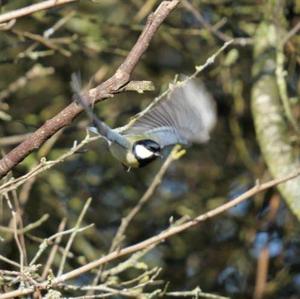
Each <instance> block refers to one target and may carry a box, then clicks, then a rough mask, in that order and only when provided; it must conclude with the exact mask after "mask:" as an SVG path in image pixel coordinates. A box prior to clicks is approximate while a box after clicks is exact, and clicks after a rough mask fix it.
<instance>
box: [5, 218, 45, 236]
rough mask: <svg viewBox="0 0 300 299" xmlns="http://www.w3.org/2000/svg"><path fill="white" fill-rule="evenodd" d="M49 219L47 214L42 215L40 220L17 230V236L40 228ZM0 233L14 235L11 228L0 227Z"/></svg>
mask: <svg viewBox="0 0 300 299" xmlns="http://www.w3.org/2000/svg"><path fill="white" fill-rule="evenodd" d="M48 218H49V214H45V215H43V216H42V217H41V218H40V219H38V220H36V221H34V222H32V223H30V224H28V225H26V226H25V227H24V228H22V229H18V230H17V234H18V235H19V234H25V233H27V232H29V231H31V230H33V229H35V228H37V227H39V226H41V225H42V224H43V223H44V222H45V221H47V220H48ZM0 232H4V233H11V234H13V233H15V230H14V229H13V228H10V227H6V226H2V225H0Z"/></svg>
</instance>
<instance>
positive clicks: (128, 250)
mask: <svg viewBox="0 0 300 299" xmlns="http://www.w3.org/2000/svg"><path fill="white" fill-rule="evenodd" d="M299 175H300V168H299V169H297V170H296V171H295V172H294V173H292V174H290V175H287V176H284V177H280V178H276V179H274V180H271V181H268V182H266V183H263V184H260V183H259V182H257V183H256V185H255V186H254V187H252V188H251V189H249V190H248V191H246V192H244V193H243V194H241V195H239V196H238V197H236V198H235V199H233V200H231V201H229V202H226V203H225V204H223V205H221V206H218V207H216V208H214V209H212V210H210V211H208V212H206V213H204V214H200V215H198V216H197V217H195V218H193V219H190V220H188V221H186V222H184V223H181V224H178V225H174V226H171V227H169V228H168V229H166V230H164V231H162V232H161V233H159V234H157V235H155V236H153V237H150V238H148V239H146V240H144V241H141V242H139V243H136V244H133V245H130V246H128V247H125V248H122V249H117V250H115V251H113V252H111V253H109V254H107V255H105V256H103V257H101V258H99V259H97V260H95V261H92V262H89V263H87V264H85V265H83V266H81V267H79V268H77V269H75V270H71V271H70V272H67V273H65V274H63V275H61V276H59V277H56V278H54V279H53V280H52V281H51V284H49V282H48V281H46V282H43V283H41V284H39V285H38V288H40V289H45V288H50V287H53V286H55V285H59V284H61V283H63V282H66V281H68V280H70V279H74V278H76V277H78V276H80V275H82V274H83V273H86V272H88V271H91V270H92V269H94V268H97V267H99V266H101V265H103V264H106V263H108V262H111V261H113V260H116V259H118V258H120V257H123V256H126V255H129V254H132V253H135V252H137V251H140V250H144V249H145V248H149V247H150V246H153V245H156V244H159V243H162V242H164V241H165V240H166V239H169V238H170V237H172V236H174V235H177V234H179V233H181V232H183V231H186V230H187V229H190V228H192V227H194V226H196V225H199V224H200V223H201V222H204V221H206V220H207V219H210V218H213V217H216V216H217V215H220V214H222V213H224V212H225V211H227V210H229V209H231V208H233V207H235V206H236V205H238V204H240V203H241V202H243V201H245V200H247V199H249V198H253V197H254V196H255V195H256V194H258V193H261V192H263V191H266V190H268V189H269V188H272V187H274V186H277V185H279V184H282V183H284V182H287V181H290V180H292V179H295V178H296V177H298V176H299ZM52 237H53V236H52ZM34 290H35V288H34V287H33V286H31V287H28V288H24V289H19V290H15V291H11V292H7V293H5V294H3V295H2V294H0V299H9V298H14V297H20V296H25V295H28V294H32V293H33V292H34Z"/></svg>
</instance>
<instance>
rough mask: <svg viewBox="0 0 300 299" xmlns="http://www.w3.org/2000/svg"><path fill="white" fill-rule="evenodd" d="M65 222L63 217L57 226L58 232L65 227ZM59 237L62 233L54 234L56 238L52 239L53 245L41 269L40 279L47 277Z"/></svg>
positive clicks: (65, 219)
mask: <svg viewBox="0 0 300 299" xmlns="http://www.w3.org/2000/svg"><path fill="white" fill-rule="evenodd" d="M66 223H67V218H64V219H63V220H62V221H61V223H60V224H59V226H58V232H59V233H60V232H62V231H63V230H64V229H65V226H66ZM61 239H62V235H58V236H56V238H55V240H54V245H53V247H52V249H51V251H50V254H49V256H48V260H47V262H46V264H45V267H44V269H43V273H42V279H45V278H46V277H47V274H48V272H49V269H50V268H51V265H52V263H53V260H54V258H55V256H56V252H57V250H58V245H59V243H60V241H61Z"/></svg>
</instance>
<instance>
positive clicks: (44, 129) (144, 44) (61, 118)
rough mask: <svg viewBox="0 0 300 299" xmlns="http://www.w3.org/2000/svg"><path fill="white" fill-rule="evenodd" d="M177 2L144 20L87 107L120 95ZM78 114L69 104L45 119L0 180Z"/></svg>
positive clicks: (1, 165)
mask: <svg viewBox="0 0 300 299" xmlns="http://www.w3.org/2000/svg"><path fill="white" fill-rule="evenodd" d="M178 3H179V0H172V1H163V2H162V3H161V4H160V5H159V6H158V8H157V9H156V11H155V12H154V13H153V14H151V15H150V16H149V17H148V21H147V24H146V25H145V27H144V30H143V31H142V33H141V35H140V37H139V38H138V40H137V42H136V43H135V45H134V46H133V48H132V49H131V51H130V52H129V54H128V56H127V57H126V59H125V61H124V62H123V63H122V64H121V65H120V66H119V68H118V69H117V71H116V72H115V74H114V75H113V76H112V77H111V78H109V79H108V80H106V81H105V82H103V83H102V84H100V85H99V86H97V87H96V88H93V89H90V90H89V91H88V92H87V96H86V100H87V104H88V105H91V104H92V103H94V101H100V100H104V99H105V98H108V97H111V96H113V94H115V93H117V92H120V89H121V87H123V86H124V85H126V84H127V83H128V82H129V80H130V77H131V74H132V72H133V70H134V68H135V66H136V65H137V63H138V62H139V60H140V58H141V56H142V55H143V54H144V52H145V51H146V50H147V48H148V46H149V44H150V41H151V39H152V38H153V36H154V34H155V33H156V31H157V30H158V28H159V26H160V25H161V23H162V22H163V21H164V19H165V18H166V17H167V16H168V15H169V14H170V12H171V11H172V10H173V9H174V8H175V7H176V6H177V4H178ZM81 111H82V106H81V105H77V104H76V103H75V102H72V103H71V104H69V105H68V106H67V107H66V108H64V109H63V110H62V111H60V112H59V113H58V114H57V115H56V116H54V117H53V118H51V119H49V120H47V121H46V122H45V123H44V124H43V125H42V126H41V127H40V128H39V129H38V130H36V131H35V132H34V133H32V134H31V135H30V136H29V137H28V138H26V139H25V140H24V141H23V142H22V143H21V144H19V145H18V146H17V147H15V148H14V149H13V150H11V151H10V152H9V153H8V154H6V155H5V156H4V157H3V158H2V159H1V160H0V178H1V177H3V176H4V175H5V174H7V173H8V172H9V171H10V170H11V169H12V168H13V167H15V166H16V165H17V164H18V163H19V162H21V161H22V160H23V159H24V158H26V157H27V156H28V155H29V154H30V153H31V152H32V151H34V150H35V149H38V148H39V147H40V146H41V145H42V144H43V143H44V142H45V141H46V140H47V139H48V138H50V137H51V136H52V135H53V134H55V133H56V132H57V131H58V130H59V129H61V128H63V127H65V126H67V125H69V124H70V123H71V122H72V121H73V119H74V118H75V117H76V116H77V115H78V114H79V113H80V112H81Z"/></svg>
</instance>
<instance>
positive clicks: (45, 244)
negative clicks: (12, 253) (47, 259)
mask: <svg viewBox="0 0 300 299" xmlns="http://www.w3.org/2000/svg"><path fill="white" fill-rule="evenodd" d="M93 226H94V224H93V223H92V224H89V225H86V226H84V227H81V228H79V229H78V228H71V229H68V230H65V231H62V232H58V233H56V234H54V235H52V236H51V237H49V238H47V239H44V240H43V242H42V243H41V244H40V246H39V250H38V252H37V253H36V255H35V256H34V258H33V259H32V260H31V262H30V264H29V265H30V266H32V265H34V264H35V263H36V262H37V260H38V259H39V258H40V256H41V255H42V253H43V252H44V251H45V250H46V248H47V247H48V245H49V244H50V241H52V240H54V239H56V238H57V237H58V236H63V235H68V234H72V233H73V232H74V231H77V233H80V232H83V231H85V230H86V229H89V228H91V227H93Z"/></svg>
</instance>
